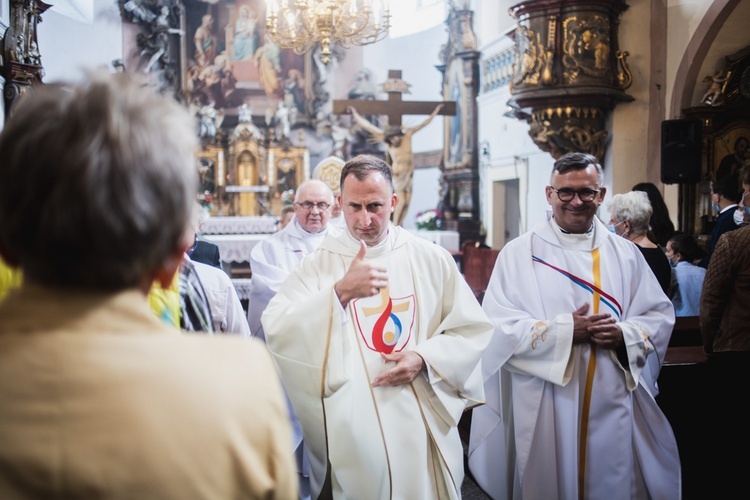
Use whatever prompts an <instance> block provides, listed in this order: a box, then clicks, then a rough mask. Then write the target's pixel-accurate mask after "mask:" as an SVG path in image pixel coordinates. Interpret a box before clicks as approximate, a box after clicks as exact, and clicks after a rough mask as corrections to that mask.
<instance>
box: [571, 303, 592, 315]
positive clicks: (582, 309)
mask: <svg viewBox="0 0 750 500" xmlns="http://www.w3.org/2000/svg"><path fill="white" fill-rule="evenodd" d="M588 310H589V305H588V304H583V305H582V306H581V307H579V308H578V309H576V310H575V311H574V312H573V314H574V315H576V316H581V315H583V314H586V311H588Z"/></svg>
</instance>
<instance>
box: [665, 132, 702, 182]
mask: <svg viewBox="0 0 750 500" xmlns="http://www.w3.org/2000/svg"><path fill="white" fill-rule="evenodd" d="M702 131H703V128H702V124H701V121H700V120H664V121H663V122H661V181H662V182H663V183H664V184H697V183H699V182H700V181H701V163H702V161H703V151H702V144H703V140H702V137H703V133H702Z"/></svg>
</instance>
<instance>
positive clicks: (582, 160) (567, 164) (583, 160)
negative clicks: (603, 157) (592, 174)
mask: <svg viewBox="0 0 750 500" xmlns="http://www.w3.org/2000/svg"><path fill="white" fill-rule="evenodd" d="M589 165H594V166H595V167H596V173H597V183H598V184H599V185H600V186H601V185H602V184H604V170H602V166H601V165H599V160H597V159H596V157H595V156H594V155H590V154H588V153H567V154H564V155H562V156H561V157H560V158H558V159H557V161H555V164H554V165H553V166H552V175H551V176H550V184H552V176H554V175H555V172H557V173H558V174H564V173H566V172H569V171H571V170H583V169H585V168H586V167H588V166H589Z"/></svg>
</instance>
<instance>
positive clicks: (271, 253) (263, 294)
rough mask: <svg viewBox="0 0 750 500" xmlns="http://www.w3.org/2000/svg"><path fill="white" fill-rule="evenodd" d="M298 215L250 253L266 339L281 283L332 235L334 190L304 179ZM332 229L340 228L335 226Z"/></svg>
mask: <svg viewBox="0 0 750 500" xmlns="http://www.w3.org/2000/svg"><path fill="white" fill-rule="evenodd" d="M294 199H295V202H294V216H293V217H292V220H291V221H289V223H288V224H287V225H286V226H284V228H283V229H281V230H279V231H277V232H276V233H274V234H272V235H271V236H269V237H268V238H266V239H264V240H263V241H261V242H260V243H259V244H257V245H255V246H254V247H253V249H252V251H251V253H250V269H251V271H252V273H253V274H252V280H251V285H250V297H249V304H248V313H247V319H248V322H249V324H250V331H251V332H252V334H253V336H256V337H259V338H261V339H263V340H265V335H264V333H263V327H262V326H261V324H260V317H261V314H263V311H264V310H265V309H266V306H267V305H268V302H269V301H270V300H271V299H272V298H273V296H274V295H276V292H278V290H279V288H280V287H281V284H282V283H284V280H285V279H286V277H287V276H288V275H289V273H290V272H291V271H292V269H294V267H295V266H296V265H297V264H298V263H299V261H301V260H302V258H303V257H304V256H305V255H307V254H309V253H312V252H314V251H315V250H316V249H317V248H318V246H320V244H321V243H322V242H323V240H324V239H325V237H326V236H327V235H328V234H329V226H328V221H329V220H330V219H331V208H332V207H333V192H332V191H331V189H330V188H329V187H328V186H327V185H326V184H325V183H324V182H322V181H319V180H316V179H310V180H307V181H305V182H303V183H302V184H301V185H300V186H299V188H297V192H296V194H295V196H294ZM330 231H337V229H334V228H333V227H331V228H330ZM288 406H289V412H290V414H291V417H292V425H293V427H294V436H293V438H294V442H293V443H292V444H293V448H294V453H295V458H296V460H297V471H298V473H299V474H300V478H299V479H300V496H301V498H309V479H308V475H309V472H308V464H307V457H306V455H305V453H304V444H303V442H302V429H301V427H300V425H299V421H298V420H297V417H296V416H295V415H294V412H293V410H292V407H291V404H289V405H288Z"/></svg>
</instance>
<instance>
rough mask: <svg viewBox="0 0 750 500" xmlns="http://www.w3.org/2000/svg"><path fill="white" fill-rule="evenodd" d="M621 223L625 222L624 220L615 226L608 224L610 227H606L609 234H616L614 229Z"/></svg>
mask: <svg viewBox="0 0 750 500" xmlns="http://www.w3.org/2000/svg"><path fill="white" fill-rule="evenodd" d="M623 222H625V221H624V220H621V221H620V222H618V223H617V224H610V225H608V226H607V229H609V232H610V233H612V234H617V231H615V228H616V227H617V226H619V225H620V224H622V223H623Z"/></svg>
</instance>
